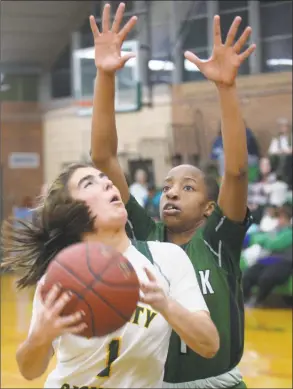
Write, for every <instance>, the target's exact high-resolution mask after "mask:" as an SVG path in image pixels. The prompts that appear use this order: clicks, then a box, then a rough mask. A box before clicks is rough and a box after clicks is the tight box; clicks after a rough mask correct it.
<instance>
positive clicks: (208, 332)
mask: <svg viewBox="0 0 293 389" xmlns="http://www.w3.org/2000/svg"><path fill="white" fill-rule="evenodd" d="M201 319H202V320H201V324H200V328H198V330H197V331H195V332H194V334H195V336H194V341H195V343H194V345H195V347H194V348H193V350H194V351H195V352H196V353H197V354H199V355H200V356H202V357H203V358H207V359H210V358H213V357H214V356H215V355H216V354H217V352H218V351H219V348H220V337H219V333H218V330H217V328H216V326H215V325H214V323H213V321H212V319H211V318H210V317H209V316H206V317H204V316H203V315H202V317H201ZM198 325H199V323H197V326H198Z"/></svg>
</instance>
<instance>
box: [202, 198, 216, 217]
mask: <svg viewBox="0 0 293 389" xmlns="http://www.w3.org/2000/svg"><path fill="white" fill-rule="evenodd" d="M215 206H216V203H215V202H214V201H209V202H208V203H207V205H206V207H205V210H204V213H203V215H204V217H209V216H211V214H212V213H213V212H214V209H215Z"/></svg>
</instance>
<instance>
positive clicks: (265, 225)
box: [259, 205, 278, 232]
mask: <svg viewBox="0 0 293 389" xmlns="http://www.w3.org/2000/svg"><path fill="white" fill-rule="evenodd" d="M277 225H278V209H277V208H276V207H275V206H273V205H269V206H267V207H266V208H265V210H264V213H263V217H262V218H261V221H260V223H259V231H261V232H269V231H272V230H274V229H275V228H276V227H277Z"/></svg>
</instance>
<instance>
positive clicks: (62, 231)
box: [1, 163, 94, 288]
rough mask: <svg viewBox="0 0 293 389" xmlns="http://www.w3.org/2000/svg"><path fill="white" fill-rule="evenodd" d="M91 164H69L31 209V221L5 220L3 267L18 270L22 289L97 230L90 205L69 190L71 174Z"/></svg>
mask: <svg viewBox="0 0 293 389" xmlns="http://www.w3.org/2000/svg"><path fill="white" fill-rule="evenodd" d="M89 166H92V165H90V164H84V163H76V164H72V165H69V166H67V167H66V168H65V169H64V170H63V171H62V172H61V173H60V174H59V176H58V177H57V178H56V179H55V181H54V182H53V184H52V185H51V187H50V188H49V190H48V192H47V194H46V195H45V196H44V198H42V199H40V201H39V205H38V207H37V208H36V209H34V210H33V211H32V219H31V221H24V220H18V219H15V218H9V219H8V220H7V221H5V222H4V223H3V226H2V234H1V246H2V253H3V262H2V264H1V267H2V268H4V269H7V270H10V271H13V272H16V274H17V275H18V276H19V278H18V281H17V286H18V287H19V288H25V287H28V286H33V285H35V284H36V283H37V282H38V281H39V280H40V279H41V278H42V276H43V275H44V274H45V272H46V270H47V267H48V265H49V263H50V262H51V261H52V259H53V258H54V257H55V256H56V254H57V253H58V252H59V251H61V250H62V249H64V248H65V247H68V246H70V245H72V244H74V243H78V242H80V241H81V239H82V235H83V234H84V233H87V232H92V231H93V230H94V217H92V216H91V215H90V211H89V209H88V207H87V206H86V204H85V203H84V202H82V201H77V200H74V199H73V198H72V197H71V195H70V193H69V190H68V181H69V180H70V177H71V176H72V174H73V173H74V172H75V171H76V170H77V169H79V168H84V167H89Z"/></svg>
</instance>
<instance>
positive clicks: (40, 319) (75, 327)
mask: <svg viewBox="0 0 293 389" xmlns="http://www.w3.org/2000/svg"><path fill="white" fill-rule="evenodd" d="M41 288H42V285H38V287H37V290H36V297H37V299H38V301H40V302H41V303H40V304H39V305H38V307H37V309H36V316H37V318H36V321H35V324H34V326H33V328H32V332H31V335H33V336H34V338H35V339H39V340H40V341H42V340H43V342H46V343H48V342H50V343H52V341H53V340H54V339H56V338H58V337H59V336H60V335H63V334H64V333H70V334H78V333H80V332H82V331H83V330H84V329H85V328H86V327H87V325H86V324H85V323H83V322H81V321H82V319H83V317H84V312H82V311H78V312H75V313H74V314H72V315H69V316H61V312H62V311H63V309H64V308H65V306H66V304H67V303H68V302H69V301H70V298H71V295H70V293H69V292H63V293H61V286H60V285H54V286H53V287H52V288H51V289H50V291H49V292H48V294H47V295H46V297H45V299H44V300H43V298H42V295H41Z"/></svg>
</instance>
